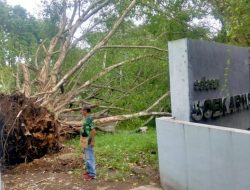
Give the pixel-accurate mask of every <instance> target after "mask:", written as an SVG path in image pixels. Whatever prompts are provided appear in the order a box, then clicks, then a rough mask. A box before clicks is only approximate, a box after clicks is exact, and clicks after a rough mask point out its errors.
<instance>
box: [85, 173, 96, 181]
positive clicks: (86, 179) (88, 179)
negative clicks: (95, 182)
mask: <svg viewBox="0 0 250 190" xmlns="http://www.w3.org/2000/svg"><path fill="white" fill-rule="evenodd" d="M83 179H84V180H85V181H90V180H92V179H96V177H95V176H90V175H89V174H88V175H85V176H84V177H83Z"/></svg>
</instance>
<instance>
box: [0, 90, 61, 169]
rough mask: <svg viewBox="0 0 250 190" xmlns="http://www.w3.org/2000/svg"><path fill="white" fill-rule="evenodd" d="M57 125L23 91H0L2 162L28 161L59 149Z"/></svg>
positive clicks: (47, 112) (46, 111)
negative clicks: (9, 93)
mask: <svg viewBox="0 0 250 190" xmlns="http://www.w3.org/2000/svg"><path fill="white" fill-rule="evenodd" d="M59 127H60V124H59V123H58V122H57V121H56V120H55V118H54V115H53V114H51V113H50V112H49V111H48V110H47V109H46V108H43V107H40V106H39V105H36V104H35V102H34V100H32V99H28V98H26V97H25V96H24V95H23V94H20V93H15V94H12V95H5V94H0V158H1V163H2V164H4V165H12V164H18V163H22V162H29V161H32V160H33V159H36V158H40V157H42V156H44V155H45V154H46V153H48V152H56V151H58V150H59V147H60V145H59V135H58V129H59Z"/></svg>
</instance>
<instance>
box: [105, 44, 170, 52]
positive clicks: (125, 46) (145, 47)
mask: <svg viewBox="0 0 250 190" xmlns="http://www.w3.org/2000/svg"><path fill="white" fill-rule="evenodd" d="M101 48H109V49H112V48H122V49H153V50H157V51H163V52H168V50H166V49H161V48H158V47H154V46H136V45H108V46H102V47H101Z"/></svg>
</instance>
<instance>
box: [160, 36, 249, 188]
mask: <svg viewBox="0 0 250 190" xmlns="http://www.w3.org/2000/svg"><path fill="white" fill-rule="evenodd" d="M168 47H169V64H170V91H171V106H172V116H173V118H158V119H156V126H157V142H158V153H159V168H160V177H161V184H162V187H163V188H164V190H236V189H237V190H249V189H250V164H249V163H250V149H249V145H250V131H248V130H242V129H248V128H250V126H249V125H250V74H249V72H250V70H249V55H250V54H249V52H248V49H247V48H241V47H236V46H229V45H225V44H220V43H214V42H206V41H199V40H190V39H181V40H177V41H173V42H170V43H169V46H168Z"/></svg>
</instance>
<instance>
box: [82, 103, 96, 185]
mask: <svg viewBox="0 0 250 190" xmlns="http://www.w3.org/2000/svg"><path fill="white" fill-rule="evenodd" d="M81 113H82V115H83V116H84V122H83V125H82V127H81V138H83V139H84V138H86V139H87V143H86V146H83V151H84V154H85V162H86V172H85V173H84V174H83V178H84V180H87V181H88V180H91V179H95V178H96V168H95V155H94V146H95V133H96V131H95V125H94V123H93V117H92V116H91V115H90V114H91V108H90V107H87V106H85V107H83V108H82V110H81Z"/></svg>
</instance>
